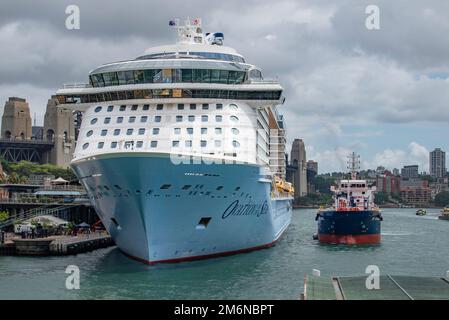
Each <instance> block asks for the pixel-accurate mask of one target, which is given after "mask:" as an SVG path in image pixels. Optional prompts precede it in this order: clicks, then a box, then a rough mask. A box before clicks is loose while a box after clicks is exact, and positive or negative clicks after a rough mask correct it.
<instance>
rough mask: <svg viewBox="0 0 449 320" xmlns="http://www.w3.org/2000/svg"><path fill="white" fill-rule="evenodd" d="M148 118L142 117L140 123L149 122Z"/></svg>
mask: <svg viewBox="0 0 449 320" xmlns="http://www.w3.org/2000/svg"><path fill="white" fill-rule="evenodd" d="M147 120H148V116H142V117H140V122H147Z"/></svg>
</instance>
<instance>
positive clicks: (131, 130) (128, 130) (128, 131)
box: [126, 129, 134, 136]
mask: <svg viewBox="0 0 449 320" xmlns="http://www.w3.org/2000/svg"><path fill="white" fill-rule="evenodd" d="M133 131H134V129H127V130H126V135H128V136H130V135H132V134H133Z"/></svg>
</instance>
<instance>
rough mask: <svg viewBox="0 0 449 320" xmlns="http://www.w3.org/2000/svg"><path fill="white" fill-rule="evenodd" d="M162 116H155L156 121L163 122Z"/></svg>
mask: <svg viewBox="0 0 449 320" xmlns="http://www.w3.org/2000/svg"><path fill="white" fill-rule="evenodd" d="M161 119H162V117H161V116H155V117H154V122H161Z"/></svg>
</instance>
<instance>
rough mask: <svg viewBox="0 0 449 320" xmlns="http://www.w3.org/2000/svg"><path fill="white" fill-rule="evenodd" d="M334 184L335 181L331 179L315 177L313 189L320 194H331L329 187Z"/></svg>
mask: <svg viewBox="0 0 449 320" xmlns="http://www.w3.org/2000/svg"><path fill="white" fill-rule="evenodd" d="M334 184H335V179H333V178H323V177H320V176H316V177H315V188H316V190H318V191H319V192H320V193H327V194H332V192H331V186H332V185H334Z"/></svg>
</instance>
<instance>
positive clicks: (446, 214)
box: [438, 206, 449, 220]
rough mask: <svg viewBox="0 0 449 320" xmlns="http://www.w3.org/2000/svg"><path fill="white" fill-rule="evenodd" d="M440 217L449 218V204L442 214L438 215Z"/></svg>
mask: <svg viewBox="0 0 449 320" xmlns="http://www.w3.org/2000/svg"><path fill="white" fill-rule="evenodd" d="M438 219H440V220H449V206H446V207H444V208H443V209H442V210H441V214H440V215H439V216H438Z"/></svg>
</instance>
